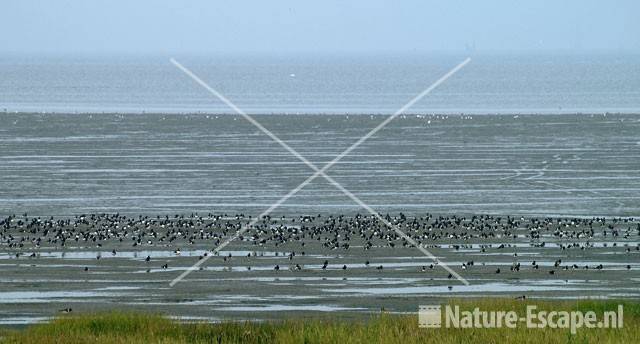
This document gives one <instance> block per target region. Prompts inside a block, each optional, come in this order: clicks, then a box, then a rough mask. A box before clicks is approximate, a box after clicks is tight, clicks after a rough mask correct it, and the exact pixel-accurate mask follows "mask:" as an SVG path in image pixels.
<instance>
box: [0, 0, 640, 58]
mask: <svg viewBox="0 0 640 344" xmlns="http://www.w3.org/2000/svg"><path fill="white" fill-rule="evenodd" d="M0 13H2V17H1V18H2V19H1V20H0V53H29V54H39V53H55V54H84V53H109V54H152V53H163V54H164V53H204V54H209V53H222V54H224V53H273V54H279V53H284V54H290V53H343V52H348V53H365V54H368V53H377V52H392V53H411V52H431V51H452V52H459V51H469V50H472V51H475V52H482V51H500V52H505V51H524V52H532V51H533V52H536V51H541V52H542V51H625V52H634V53H635V52H640V20H638V19H637V17H638V14H639V13H640V1H633V0H630V1H627V0H611V1H591V0H581V1H579V0H567V1H552V0H545V1H542V0H539V1H513V0H511V1H506V0H505V1H492V0H486V1H480V0H475V1H474V0H465V1H413V0H405V1H391V0H389V1H380V0H354V1H339V0H325V1H264V0H244V1H243V0H236V1H163V0H136V1H123V0H109V1H102V0H96V1H84V0H74V1H72V0H3V1H2V2H0Z"/></svg>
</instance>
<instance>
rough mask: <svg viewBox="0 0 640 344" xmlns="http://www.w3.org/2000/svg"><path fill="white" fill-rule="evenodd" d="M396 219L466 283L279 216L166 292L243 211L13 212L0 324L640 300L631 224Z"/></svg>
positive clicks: (375, 229) (415, 259)
mask: <svg viewBox="0 0 640 344" xmlns="http://www.w3.org/2000/svg"><path fill="white" fill-rule="evenodd" d="M391 218H392V219H393V221H394V222H396V223H398V224H399V225H400V228H402V229H403V230H404V231H406V232H407V233H409V234H410V235H411V236H412V237H414V238H417V240H419V241H421V242H422V243H423V245H425V247H426V248H427V249H429V250H430V251H431V252H432V253H433V254H434V255H436V256H437V257H439V258H440V259H441V260H442V261H444V262H446V263H447V264H449V265H450V266H451V267H452V268H453V269H454V270H455V271H456V272H458V273H459V274H460V275H461V276H463V277H464V278H465V279H467V280H468V281H469V282H470V285H469V286H465V285H463V284H462V283H461V282H459V281H457V280H456V279H455V278H450V277H449V276H448V275H449V274H448V272H446V271H445V270H444V269H442V268H441V267H439V266H437V265H434V266H433V268H431V266H430V265H432V264H433V261H432V260H431V259H429V258H428V257H425V256H423V255H422V254H421V253H420V252H419V251H418V250H416V249H415V248H412V247H409V246H406V243H405V242H404V240H403V239H401V238H399V237H396V236H394V234H393V232H392V231H391V230H390V229H385V228H383V227H382V226H379V225H377V224H375V223H373V222H367V221H370V219H369V218H367V217H358V218H355V217H354V216H344V217H338V216H333V217H329V216H327V215H323V216H320V217H302V216H300V217H291V216H289V217H285V218H282V217H280V216H276V215H274V216H273V217H272V218H271V219H269V220H265V221H263V222H261V223H260V224H261V225H260V228H259V229H254V230H251V231H249V232H248V233H247V234H246V235H243V239H242V240H238V241H235V242H233V243H232V244H231V245H229V246H228V247H227V248H225V250H224V251H223V252H220V253H219V255H217V256H213V257H211V258H210V259H208V260H207V261H206V262H205V263H204V264H203V265H202V269H201V270H198V271H194V272H193V273H192V274H190V275H189V276H188V277H187V278H186V279H184V280H183V281H181V282H180V283H178V284H177V285H175V286H174V287H170V286H169V282H170V281H171V280H172V279H174V278H175V277H177V276H178V275H179V274H180V273H181V272H183V271H185V270H186V269H188V268H189V267H190V266H191V265H193V264H194V263H196V262H197V261H198V260H199V259H201V257H202V256H204V254H205V253H207V254H208V252H210V250H211V249H213V248H214V247H215V244H216V243H217V242H219V240H221V239H223V238H224V237H227V236H229V235H231V234H233V233H235V229H234V228H237V227H236V226H238V225H239V224H242V223H246V222H247V221H248V217H244V218H243V217H236V216H233V215H227V216H226V217H225V216H223V215H216V216H209V215H208V214H200V215H194V217H191V215H187V216H185V217H184V218H174V217H169V219H168V220H167V219H166V218H165V217H161V218H160V219H158V218H155V217H150V218H138V217H135V218H130V217H124V216H120V217H117V218H116V217H115V216H113V215H112V216H111V217H110V218H109V220H107V219H106V218H104V219H102V220H100V221H98V220H88V219H87V218H82V217H77V218H71V219H69V222H60V221H61V219H55V220H53V221H52V222H47V219H40V220H39V222H38V220H37V218H35V219H34V218H33V217H31V218H29V217H28V218H27V219H26V220H25V219H24V218H22V217H21V216H17V217H16V218H13V219H11V220H9V221H6V219H5V223H4V224H3V227H4V229H3V230H2V234H3V235H2V236H3V241H2V244H1V245H2V246H1V247H2V250H1V251H0V272H1V273H0V324H4V325H16V324H26V323H31V322H38V321H45V320H47V319H48V318H49V317H52V316H56V315H58V314H60V312H59V311H60V310H62V309H65V308H71V309H72V310H73V313H81V312H93V311H100V310H108V309H120V310H144V311H151V312H161V313H163V314H168V315H171V316H174V317H177V318H179V319H183V320H185V321H188V320H205V321H219V320H223V319H257V320H261V319H272V318H279V317H291V316H312V315H313V316H318V315H323V314H324V315H326V316H331V317H344V318H350V317H362V316H367V315H368V314H370V313H371V312H374V313H375V312H379V311H380V310H381V309H384V310H386V311H389V312H400V313H403V312H416V311H417V307H418V305H420V304H430V303H434V302H439V300H441V299H443V298H449V297H498V296H499V297H513V298H515V297H518V296H522V295H526V297H527V298H545V299H549V298H551V299H554V298H556V299H574V298H620V299H624V298H631V299H638V298H639V297H640V290H638V288H637V285H638V283H639V282H640V251H638V250H639V247H640V246H639V242H640V237H639V233H640V227H639V224H638V223H639V222H638V221H637V220H634V219H629V218H620V219H615V220H613V219H607V220H606V221H604V222H603V221H600V220H595V221H592V220H578V219H562V220H559V219H546V220H545V219H542V218H540V219H538V218H529V217H517V218H509V219H507V218H506V217H500V218H498V217H491V216H487V217H483V218H475V219H473V218H472V217H470V216H469V217H455V218H454V217H446V218H438V216H432V217H427V216H426V215H425V216H423V217H418V218H414V217H406V218H405V217H403V216H401V215H399V214H391ZM34 221H35V222H34ZM163 221H164V222H163ZM327 221H328V222H327ZM332 221H337V222H335V225H331V226H329V227H327V223H332ZM358 223H359V224H358ZM28 224H31V225H28ZM303 228H304V231H303V230H302V229H303ZM323 228H324V229H323ZM47 229H48V232H47V233H46V235H45V230H47ZM303 233H306V234H305V235H304V236H303ZM314 233H315V234H314ZM338 235H339V236H338ZM76 236H78V237H79V239H78V240H77V241H76V239H75V238H76ZM23 238H24V240H23ZM36 238H41V240H40V241H39V246H38V242H37V241H36V240H37V239H36ZM61 238H65V240H64V246H62V242H63V240H61ZM94 238H95V241H94ZM121 238H122V239H123V240H122V241H120V239H121ZM138 239H140V240H138ZM138 242H139V243H138ZM303 243H304V246H303ZM345 244H348V247H345ZM391 246H393V247H391ZM365 247H369V249H365ZM114 250H115V254H114ZM303 252H304V254H303ZM292 253H295V255H292ZM16 254H17V256H16ZM229 255H230V256H231V257H229ZM98 257H100V258H99V259H98ZM147 257H149V259H148V260H149V261H147ZM558 260H560V262H558ZM325 261H327V262H328V264H327V266H326V269H323V268H322V267H323V265H324V262H325ZM367 261H368V262H369V264H368V265H367V264H366V262H367ZM534 261H535V264H536V265H537V268H536V267H535V266H534V265H533V262H534ZM471 262H473V263H471ZM517 263H520V266H519V268H518V269H517V270H515V269H512V268H514V267H515V266H516V265H515V264H517ZM165 264H166V265H167V266H166V268H163V265H165ZM296 264H297V265H299V266H300V270H297V269H296ZM276 265H278V266H279V268H280V269H279V271H276V270H274V268H275V266H276ZM585 266H586V268H585ZM344 267H346V270H345V269H343V268H344ZM379 267H382V268H381V269H380V268H379ZM249 268H250V269H249ZM497 269H500V273H496V271H497ZM85 270H86V271H85ZM550 271H554V273H553V275H552V274H550Z"/></svg>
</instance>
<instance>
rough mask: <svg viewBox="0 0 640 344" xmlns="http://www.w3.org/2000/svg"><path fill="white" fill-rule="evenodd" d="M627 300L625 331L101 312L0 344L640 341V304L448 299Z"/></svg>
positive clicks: (555, 306)
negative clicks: (192, 318) (220, 319)
mask: <svg viewBox="0 0 640 344" xmlns="http://www.w3.org/2000/svg"><path fill="white" fill-rule="evenodd" d="M619 303H622V304H623V305H624V328H622V329H586V328H582V329H578V332H577V334H575V335H571V334H570V332H569V330H568V329H548V328H547V329H526V328H524V327H522V326H519V327H518V328H517V329H505V328H502V329H446V328H440V329H423V328H418V321H417V316H416V315H402V316H398V315H389V314H379V315H374V316H371V317H370V318H367V319H362V320H351V321H343V322H341V321H337V320H327V319H303V320H284V321H269V322H262V323H256V322H224V323H220V324H205V323H197V324H181V323H179V322H176V321H172V320H169V319H167V318H165V317H163V316H161V315H156V314H145V313H119V312H113V313H101V314H82V315H75V316H63V317H59V318H57V319H55V320H53V321H51V322H50V323H46V324H39V325H33V326H30V327H27V328H26V329H24V330H0V338H1V339H0V343H438V344H446V343H536V344H542V343H637V342H640V303H636V302H617V301H575V302H557V301H553V302H551V301H529V300H527V301H526V302H521V301H514V300H510V299H478V300H468V299H465V300H450V301H449V304H452V305H453V304H457V305H460V307H461V309H466V310H471V309H473V308H474V307H480V309H482V310H516V311H518V312H519V313H518V314H519V315H524V314H525V312H526V305H527V304H536V305H538V307H539V309H543V310H548V311H550V310H568V311H570V310H582V311H589V310H593V311H595V312H596V314H598V317H600V316H601V315H602V311H605V310H615V309H617V305H618V304H619Z"/></svg>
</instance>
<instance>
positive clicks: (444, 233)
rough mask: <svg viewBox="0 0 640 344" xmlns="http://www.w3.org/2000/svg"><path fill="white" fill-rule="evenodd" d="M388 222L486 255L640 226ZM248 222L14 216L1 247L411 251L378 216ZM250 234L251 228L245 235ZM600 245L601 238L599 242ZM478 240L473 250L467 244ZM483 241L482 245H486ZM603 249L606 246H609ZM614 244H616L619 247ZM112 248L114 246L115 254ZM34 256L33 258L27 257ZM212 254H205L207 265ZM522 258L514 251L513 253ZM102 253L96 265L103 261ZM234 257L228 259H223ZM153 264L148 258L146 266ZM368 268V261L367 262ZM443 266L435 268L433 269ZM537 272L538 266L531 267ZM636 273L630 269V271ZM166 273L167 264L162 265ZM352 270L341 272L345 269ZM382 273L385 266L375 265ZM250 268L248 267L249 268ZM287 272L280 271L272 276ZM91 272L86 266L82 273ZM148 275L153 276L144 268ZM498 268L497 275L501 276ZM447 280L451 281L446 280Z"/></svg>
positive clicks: (584, 241)
mask: <svg viewBox="0 0 640 344" xmlns="http://www.w3.org/2000/svg"><path fill="white" fill-rule="evenodd" d="M384 218H385V219H386V220H387V221H389V222H390V223H392V224H393V225H394V226H397V228H398V229H400V230H401V231H403V232H404V233H406V234H407V235H408V236H409V237H411V238H412V239H413V240H415V241H416V242H417V243H418V244H420V245H422V246H423V247H425V248H442V247H447V248H450V249H452V250H454V251H458V250H463V249H468V248H473V247H479V249H480V250H481V252H485V251H486V250H487V249H496V250H500V249H505V248H510V247H512V245H515V244H510V243H501V244H498V245H494V244H491V243H487V242H491V241H495V240H500V241H503V242H506V241H509V240H512V241H513V240H516V239H519V240H522V239H525V240H526V241H528V242H529V245H530V246H532V247H545V246H546V247H549V246H550V245H554V247H557V248H558V249H560V250H563V251H564V250H587V249H590V248H593V247H596V246H595V243H594V242H596V241H597V240H603V239H604V238H611V240H621V239H624V240H626V241H629V240H632V238H638V237H639V236H640V223H638V222H637V221H636V220H635V219H633V218H609V219H606V218H589V219H586V218H533V217H532V218H523V217H520V218H515V217H510V216H506V217H501V216H492V215H479V216H469V217H464V216H434V215H431V214H426V215H424V216H418V217H407V216H406V215H404V214H402V213H400V214H398V215H395V216H391V215H388V214H387V215H384ZM252 220H253V219H252V217H251V216H245V215H244V214H236V215H227V214H207V215H205V216H201V215H198V214H197V213H194V214H190V215H173V216H166V215H165V216H155V217H150V216H138V217H129V216H125V215H120V214H89V215H77V216H74V217H71V218H54V217H46V218H42V217H38V216H31V217H30V216H28V215H27V214H23V215H22V216H15V215H11V216H8V217H6V218H3V219H0V247H5V248H6V249H11V250H12V252H13V254H14V255H15V257H16V258H20V257H21V256H28V257H31V258H35V257H37V256H38V254H37V253H36V252H37V251H38V249H44V248H48V249H51V248H87V247H92V248H108V249H110V250H111V253H112V255H113V256H116V255H117V254H118V251H117V249H116V248H115V247H117V248H126V247H130V248H131V249H135V248H137V249H144V248H150V247H171V248H172V249H173V250H174V253H175V254H176V255H180V252H181V251H180V248H179V247H180V246H193V247H198V246H200V247H207V249H208V250H213V249H214V248H215V247H217V246H218V245H219V244H220V243H221V242H223V241H224V240H225V239H226V238H229V237H230V236H233V235H236V234H237V233H238V234H239V235H238V239H237V240H238V241H239V242H242V244H244V245H249V246H256V247H270V248H274V247H278V246H280V247H283V245H289V246H287V247H288V248H291V247H292V245H293V246H294V247H297V252H296V250H295V249H294V250H292V251H291V252H290V253H288V258H289V260H293V258H294V257H295V256H296V255H301V256H304V255H305V246H306V245H309V244H313V245H315V247H321V248H322V249H324V250H329V251H330V250H347V251H349V250H357V249H359V250H365V251H367V250H371V249H374V248H395V247H410V246H412V244H410V243H409V242H408V241H407V240H406V239H404V238H403V237H402V236H401V235H399V234H398V233H397V232H396V231H395V230H394V229H393V228H389V227H388V226H387V225H385V224H384V223H383V222H381V221H380V220H379V219H378V218H376V217H375V216H365V215H352V216H347V215H337V216H335V215H322V214H319V215H316V216H308V215H306V216H297V217H284V216H282V217H271V216H264V217H263V218H261V219H260V220H259V221H257V222H256V224H255V225H253V226H252V227H251V228H245V227H246V226H247V224H248V223H249V222H250V221H252ZM245 229H246V230H245ZM596 239H597V240H596ZM469 242H476V244H469ZM483 242H484V243H485V244H483ZM601 245H604V246H606V245H607V243H602V244H601ZM616 245H617V243H615V242H614V243H613V244H612V246H616ZM625 246H626V247H625V250H626V252H627V253H631V252H632V251H639V250H640V245H638V244H637V243H636V244H635V246H634V245H633V244H632V245H625ZM112 247H114V248H113V249H112ZM29 252H31V253H29ZM209 252H210V251H209ZM209 254H210V253H204V254H202V255H200V256H199V259H204V258H205V257H206V256H207V255H209ZM514 255H515V256H517V253H514ZM100 258H101V256H100V255H98V256H97V257H96V259H100ZM231 258H232V257H231V255H229V256H228V257H226V256H225V257H223V259H224V261H227V260H228V259H231ZM151 260H152V258H151V257H150V256H147V257H146V259H145V261H146V262H150V261H151ZM364 264H365V266H367V267H368V266H369V265H370V262H369V261H368V260H367V261H366V262H364ZM435 264H436V265H437V264H438V263H437V262H436V263H435ZM474 265H475V262H474V261H473V260H469V261H467V262H465V263H463V264H462V265H461V266H460V268H461V269H462V270H466V269H468V268H470V267H472V266H474ZM328 266H329V261H328V260H325V261H324V263H323V264H322V266H321V268H322V269H323V270H325V269H327V268H328ZM530 266H531V268H532V269H536V270H537V269H539V268H540V265H539V264H538V263H536V261H533V262H532V263H531V265H530ZM626 267H627V269H631V265H627V266H626ZM161 268H163V269H167V268H168V263H165V264H163V265H162V266H161ZM347 268H348V267H347V265H346V264H344V265H343V266H342V270H347ZM375 268H376V269H378V270H382V269H383V268H384V267H383V266H382V265H376V266H375ZM522 268H523V267H522V265H521V263H520V262H515V263H514V264H513V265H512V266H511V268H510V271H511V272H518V271H520V269H522ZM603 268H604V266H603V265H602V264H599V265H597V266H589V265H584V266H578V265H577V264H566V265H562V259H559V260H557V261H556V262H555V264H554V266H553V268H552V269H551V270H549V274H555V271H556V270H558V269H564V270H570V269H596V270H601V269H603ZM248 269H250V267H248ZM280 269H282V267H281V266H280V265H276V266H275V267H274V270H276V271H279V270H280ZM289 269H291V270H302V269H303V268H302V266H301V265H300V264H295V265H291V266H290V267H289ZM427 269H434V264H430V265H426V266H422V267H421V268H420V269H419V270H420V271H427ZM88 270H89V268H88V267H85V271H88ZM147 271H148V270H147ZM501 272H502V271H501V269H500V268H498V269H496V270H495V273H496V274H500V273H501ZM449 278H452V275H451V274H449Z"/></svg>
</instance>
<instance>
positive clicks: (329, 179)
mask: <svg viewBox="0 0 640 344" xmlns="http://www.w3.org/2000/svg"><path fill="white" fill-rule="evenodd" d="M170 61H171V63H173V64H174V65H175V66H176V67H178V68H179V69H180V70H182V71H183V72H184V73H185V74H187V75H188V76H189V77H191V78H192V79H193V80H194V81H196V82H197V83H198V84H199V85H201V86H202V87H204V88H205V89H206V90H208V91H209V92H210V93H211V94H213V95H214V96H216V97H217V98H218V99H220V100H221V101H222V102H224V103H225V104H227V105H228V106H229V107H230V108H232V109H233V110H234V111H235V112H236V113H238V114H239V115H241V116H242V117H244V118H245V119H246V120H248V121H249V122H250V123H252V124H253V125H255V126H256V127H257V128H258V129H260V130H261V131H262V132H264V133H265V134H267V135H268V136H269V137H271V139H273V140H274V141H276V142H277V143H278V144H280V145H281V146H283V147H284V148H285V149H286V150H287V151H289V152H290V153H291V154H293V155H294V156H296V157H297V158H298V159H300V160H301V161H302V162H304V163H305V164H306V165H307V166H309V167H310V168H311V169H313V170H314V171H315V173H314V174H313V175H311V176H310V177H309V178H307V179H306V180H305V181H304V182H302V183H301V184H300V185H298V186H297V187H296V188H294V189H293V190H291V191H290V192H289V193H287V194H286V195H285V196H283V197H282V198H281V199H279V200H278V201H277V202H276V203H274V204H273V205H272V206H271V207H269V208H268V209H267V210H265V211H264V212H263V213H262V214H260V215H259V216H258V217H257V218H255V219H254V220H252V221H251V222H249V223H248V224H247V225H245V226H243V227H241V229H240V230H239V231H238V232H236V234H235V235H233V236H231V237H230V238H228V239H227V240H225V241H224V242H223V243H222V244H220V245H219V246H218V247H217V248H216V249H214V250H213V252H218V251H220V250H221V249H222V248H224V247H226V246H227V245H228V244H229V243H231V242H232V241H233V240H235V239H237V238H238V237H239V236H240V235H242V233H244V232H245V231H246V230H247V229H248V228H250V227H251V226H253V225H255V223H257V221H259V220H260V218H262V217H263V216H265V215H268V214H269V213H271V212H272V211H273V210H274V209H276V208H277V207H279V206H280V205H281V204H282V203H284V202H285V201H286V200H287V199H289V198H290V197H292V196H293V195H295V194H296V193H297V192H298V191H300V190H301V189H302V188H304V187H305V186H306V185H307V184H309V183H310V182H311V181H313V180H314V179H315V178H317V177H318V176H320V175H322V176H323V177H324V178H325V179H327V180H328V181H329V182H330V183H331V184H333V185H334V186H336V187H337V188H338V189H339V190H340V191H342V192H343V193H344V194H346V195H347V196H348V197H349V198H351V199H352V200H353V201H355V202H356V203H358V204H359V205H360V206H362V207H363V208H365V209H366V210H367V211H368V212H369V213H371V214H372V215H374V216H376V217H377V218H378V219H379V220H381V221H382V222H383V223H385V225H387V226H389V227H391V228H392V229H393V230H394V231H395V232H396V233H398V234H399V235H400V236H401V237H403V238H404V239H405V240H406V241H408V242H409V243H410V244H412V245H413V246H415V247H416V248H418V250H420V251H421V252H422V253H423V254H425V255H426V256H428V257H429V258H431V259H433V260H434V261H436V262H438V263H440V264H439V265H441V266H442V267H443V268H444V269H445V270H447V271H448V272H449V273H451V274H452V275H453V276H455V277H456V278H457V279H458V280H459V281H461V282H463V283H464V284H465V285H469V282H468V281H467V280H466V279H464V278H462V277H461V276H460V275H459V274H457V273H456V272H455V271H454V270H452V269H451V268H449V266H447V265H446V264H445V263H444V262H442V261H440V260H439V259H438V258H437V257H435V256H434V255H433V254H431V252H429V251H428V250H427V249H425V248H424V247H422V246H421V245H420V244H418V243H417V242H416V241H415V240H413V239H412V238H411V237H409V236H408V235H406V234H405V233H404V232H403V231H402V230H400V228H398V226H396V225H393V224H392V223H390V222H389V221H387V220H386V219H384V218H383V217H382V216H380V214H378V213H377V212H376V211H375V210H374V209H372V208H371V207H369V206H368V205H367V204H366V203H364V202H363V201H362V200H360V199H359V198H358V197H357V196H355V195H354V194H353V193H351V192H350V191H349V190H347V189H345V188H344V187H343V186H342V185H341V184H339V183H338V182H336V181H335V180H334V179H333V178H331V177H329V176H328V175H326V174H325V171H326V170H328V169H329V168H331V167H332V166H333V165H334V164H336V163H337V162H338V161H340V160H341V159H342V158H343V157H344V156H346V155H347V154H349V153H350V152H351V151H353V150H354V149H355V148H357V147H358V146H360V145H361V144H362V143H363V142H365V141H366V140H367V139H369V138H370V137H371V136H373V135H374V134H375V133H376V132H378V131H379V130H381V129H382V128H384V126H386V125H387V124H388V123H389V122H391V121H392V120H393V119H394V118H396V117H397V116H398V115H400V114H402V113H403V112H404V111H406V110H407V109H408V108H409V107H411V106H412V105H413V104H415V103H416V102H418V101H419V100H420V99H422V98H424V97H425V96H426V95H428V94H429V93H431V91H433V90H434V89H435V88H436V87H438V86H439V85H440V84H441V83H443V82H444V81H446V80H447V79H448V78H449V77H451V76H452V75H453V74H455V73H456V72H457V71H458V70H460V69H461V68H462V67H464V66H465V65H466V64H467V63H469V62H470V61H471V59H470V58H466V59H465V60H464V61H462V62H461V63H460V64H458V65H457V66H456V67H454V68H453V69H451V70H450V71H449V72H447V73H446V74H445V75H443V76H442V77H440V79H438V80H436V82H434V83H433V84H431V86H429V87H428V88H426V89H425V90H424V91H422V92H421V93H420V94H418V95H417V96H415V97H414V98H413V99H411V100H410V101H409V102H408V103H406V104H405V105H404V106H403V107H401V108H400V109H399V110H398V111H396V112H395V113H394V114H393V115H391V116H389V117H388V118H387V119H385V120H384V121H383V122H382V123H380V124H379V125H378V126H376V127H375V128H373V129H372V130H371V131H369V132H368V133H367V134H366V135H365V136H363V137H362V138H360V139H359V140H358V141H356V142H355V143H354V144H353V145H351V146H350V147H349V148H347V149H346V150H344V151H343V152H342V153H340V154H339V155H338V156H336V158H334V159H333V160H332V161H330V162H329V163H327V164H326V165H325V166H324V167H323V168H322V169H318V167H316V166H315V165H314V164H313V163H312V162H310V161H309V160H307V159H306V158H305V157H304V156H302V155H301V154H300V153H298V152H297V151H296V150H295V149H293V148H291V147H290V146H289V145H288V144H286V143H285V142H284V141H282V140H281V139H280V138H278V137H277V136H276V135H275V134H273V133H272V132H271V131H269V130H268V129H266V128H265V127H263V126H262V125H261V124H260V123H259V122H258V121H256V120H255V119H254V118H253V117H251V116H249V115H248V114H247V113H245V112H244V111H242V110H241V109H240V108H238V107H237V106H236V105H235V104H233V103H232V102H231V101H230V100H229V99H227V98H226V97H225V96H223V95H222V94H221V93H220V92H218V91H216V90H215V89H213V88H212V87H211V86H209V85H208V84H207V83H206V82H204V81H203V80H202V79H200V78H199V77H198V76H197V75H195V74H194V73H193V72H191V71H190V70H189V69H187V68H186V67H184V66H183V65H182V64H180V63H179V62H178V61H176V60H175V59H173V58H172V59H170ZM210 257H211V256H206V257H204V258H203V259H201V260H199V261H198V262H197V263H196V264H194V265H193V266H192V267H190V268H189V269H187V270H186V271H184V272H183V273H182V274H180V276H178V277H176V278H175V279H174V280H173V281H171V283H170V285H171V286H173V285H175V284H176V283H178V282H180V281H181V280H182V279H184V278H185V277H186V276H187V275H188V274H190V273H191V272H192V271H193V270H196V269H197V268H198V267H199V266H200V265H202V264H203V263H204V262H205V261H207V260H208V259H209V258H210Z"/></svg>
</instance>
